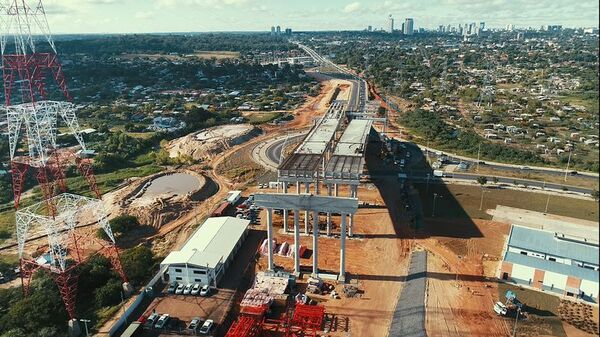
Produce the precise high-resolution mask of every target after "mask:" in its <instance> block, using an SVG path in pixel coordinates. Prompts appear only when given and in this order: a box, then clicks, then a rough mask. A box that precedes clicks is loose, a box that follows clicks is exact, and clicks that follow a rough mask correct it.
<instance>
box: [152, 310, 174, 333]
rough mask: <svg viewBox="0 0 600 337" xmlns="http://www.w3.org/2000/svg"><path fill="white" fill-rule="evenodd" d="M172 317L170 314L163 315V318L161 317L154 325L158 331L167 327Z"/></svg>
mask: <svg viewBox="0 0 600 337" xmlns="http://www.w3.org/2000/svg"><path fill="white" fill-rule="evenodd" d="M170 317H171V316H170V315H169V314H163V315H162V316H160V318H159V319H158V321H156V324H154V327H155V328H157V329H162V328H164V327H165V325H166V324H167V322H168V321H169V318H170Z"/></svg>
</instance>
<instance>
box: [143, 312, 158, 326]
mask: <svg viewBox="0 0 600 337" xmlns="http://www.w3.org/2000/svg"><path fill="white" fill-rule="evenodd" d="M159 317H160V315H159V314H157V313H155V312H153V313H152V314H151V315H150V316H148V318H147V319H146V323H145V325H144V326H145V327H146V328H152V327H153V326H154V324H156V321H157V320H158V318H159Z"/></svg>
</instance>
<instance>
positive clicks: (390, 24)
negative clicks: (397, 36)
mask: <svg viewBox="0 0 600 337" xmlns="http://www.w3.org/2000/svg"><path fill="white" fill-rule="evenodd" d="M387 31H388V33H393V32H394V18H393V17H392V14H390V16H389V17H388V30H387Z"/></svg>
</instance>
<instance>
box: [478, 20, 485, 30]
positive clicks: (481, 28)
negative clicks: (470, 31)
mask: <svg viewBox="0 0 600 337" xmlns="http://www.w3.org/2000/svg"><path fill="white" fill-rule="evenodd" d="M479 30H480V31H484V30H485V22H480V23H479Z"/></svg>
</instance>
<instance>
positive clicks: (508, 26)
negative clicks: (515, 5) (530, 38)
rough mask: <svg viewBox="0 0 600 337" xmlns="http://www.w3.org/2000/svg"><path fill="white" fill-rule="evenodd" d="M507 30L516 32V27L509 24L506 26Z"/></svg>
mask: <svg viewBox="0 0 600 337" xmlns="http://www.w3.org/2000/svg"><path fill="white" fill-rule="evenodd" d="M506 30H508V31H510V32H512V31H513V30H515V25H513V24H512V23H509V24H508V25H506Z"/></svg>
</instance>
